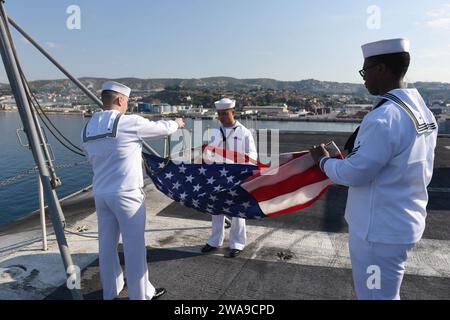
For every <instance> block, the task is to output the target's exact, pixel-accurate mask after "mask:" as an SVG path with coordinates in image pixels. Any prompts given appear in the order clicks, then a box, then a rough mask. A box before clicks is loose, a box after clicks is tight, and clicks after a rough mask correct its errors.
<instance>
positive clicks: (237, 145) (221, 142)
mask: <svg viewBox="0 0 450 320" xmlns="http://www.w3.org/2000/svg"><path fill="white" fill-rule="evenodd" d="M214 105H215V107H216V109H217V113H218V116H219V121H220V122H221V126H220V127H219V129H214V130H212V133H211V141H210V145H211V146H216V147H219V148H223V149H226V150H230V151H236V152H239V153H240V154H245V155H247V156H248V157H249V158H251V159H253V160H256V159H257V158H258V153H257V150H256V146H255V141H254V139H253V136H252V133H251V132H250V130H248V129H247V128H246V127H244V126H243V125H242V124H241V123H240V122H239V121H236V120H235V118H234V117H235V109H234V107H235V105H236V101H235V100H231V99H228V98H224V99H221V100H219V101H216V102H215V103H214ZM226 162H239V163H245V159H240V158H239V159H233V158H231V159H227V160H226ZM224 219H225V216H224V215H212V232H211V236H210V238H209V240H208V242H207V244H206V245H205V246H204V247H203V248H202V252H203V253H206V252H210V251H213V250H216V249H217V248H218V247H220V246H222V244H223V240H224V221H225V220H224ZM246 239H247V235H246V230H245V219H243V218H235V217H233V218H232V219H231V228H230V243H229V247H230V250H229V251H228V252H227V253H226V254H225V257H229V258H234V257H236V256H238V255H239V254H240V253H241V251H242V250H243V249H244V247H245V243H246Z"/></svg>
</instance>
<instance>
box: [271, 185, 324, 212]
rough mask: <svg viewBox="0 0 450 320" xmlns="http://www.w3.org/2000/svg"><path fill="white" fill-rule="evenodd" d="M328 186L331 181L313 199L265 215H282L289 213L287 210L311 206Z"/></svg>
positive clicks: (292, 210) (291, 210)
mask: <svg viewBox="0 0 450 320" xmlns="http://www.w3.org/2000/svg"><path fill="white" fill-rule="evenodd" d="M330 187H331V183H330V185H328V186H326V187H325V188H324V189H323V190H322V191H321V192H320V193H319V194H318V195H317V197H314V198H313V199H311V200H309V201H308V202H305V203H300V204H297V205H295V206H292V207H289V208H286V209H284V210H280V211H277V212H273V213H271V214H268V215H267V216H268V217H278V216H281V215H284V214H286V213H289V212H294V211H298V210H302V209H305V208H308V207H309V206H311V205H312V204H314V202H316V201H317V200H318V199H319V198H320V197H321V196H322V195H323V194H324V193H325V192H327V191H328V189H329V188H330Z"/></svg>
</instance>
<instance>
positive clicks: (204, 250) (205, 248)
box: [202, 244, 217, 253]
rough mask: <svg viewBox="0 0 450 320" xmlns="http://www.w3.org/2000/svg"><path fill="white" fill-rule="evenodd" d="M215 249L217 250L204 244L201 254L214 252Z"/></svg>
mask: <svg viewBox="0 0 450 320" xmlns="http://www.w3.org/2000/svg"><path fill="white" fill-rule="evenodd" d="M216 249H217V248H216V247H212V246H210V245H209V244H205V246H204V247H203V248H202V252H203V253H208V252H211V251H214V250H216Z"/></svg>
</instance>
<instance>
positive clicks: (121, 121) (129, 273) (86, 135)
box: [82, 82, 178, 300]
mask: <svg viewBox="0 0 450 320" xmlns="http://www.w3.org/2000/svg"><path fill="white" fill-rule="evenodd" d="M105 88H106V89H105ZM125 88H126V87H125ZM103 89H104V90H113V91H117V92H120V93H126V91H123V89H122V88H121V87H120V84H115V83H112V84H111V82H109V83H106V84H105V85H104V87H103ZM128 94H129V92H128ZM177 129H178V124H177V123H176V122H175V121H157V122H153V121H149V120H148V119H145V118H143V117H141V116H137V115H124V114H121V113H120V112H119V111H117V110H110V111H103V112H96V113H94V115H93V116H92V118H91V119H90V121H89V122H88V124H87V125H86V126H85V128H84V130H83V132H82V146H83V148H84V149H85V151H86V153H87V156H88V159H89V162H90V163H91V165H92V169H93V172H94V177H93V191H94V197H95V206H96V209H97V217H98V232H99V264H100V277H101V282H102V287H103V298H104V299H105V300H110V299H114V298H115V297H117V295H118V294H119V293H120V291H121V290H122V289H123V286H124V278H123V273H122V269H121V266H120V262H119V256H118V252H117V245H118V242H119V236H120V235H122V241H123V246H124V256H125V266H126V268H125V271H126V279H127V286H128V296H129V298H130V299H132V300H149V299H151V298H152V297H153V295H154V293H155V288H154V287H153V285H152V284H151V283H150V281H149V278H148V270H147V258H146V252H147V251H146V247H145V236H144V232H145V220H146V209H145V203H144V198H145V195H144V192H143V191H142V188H143V186H144V183H143V172H142V139H143V138H150V137H158V136H166V135H170V134H172V133H174V132H175V131H176V130H177Z"/></svg>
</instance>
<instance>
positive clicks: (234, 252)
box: [224, 249, 242, 258]
mask: <svg viewBox="0 0 450 320" xmlns="http://www.w3.org/2000/svg"><path fill="white" fill-rule="evenodd" d="M241 252H242V250H239V249H230V251H228V252H227V253H226V254H225V255H224V257H226V258H235V257H237V256H238V255H240V254H241Z"/></svg>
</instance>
